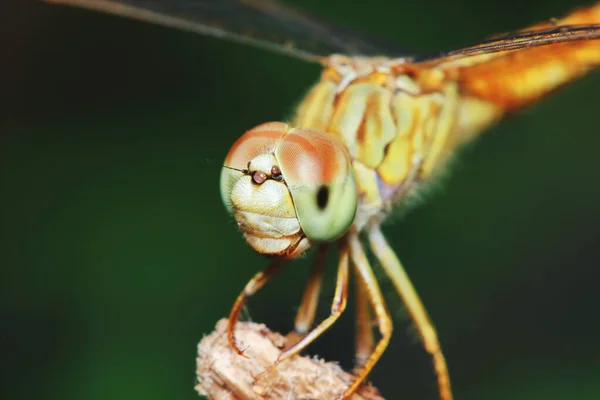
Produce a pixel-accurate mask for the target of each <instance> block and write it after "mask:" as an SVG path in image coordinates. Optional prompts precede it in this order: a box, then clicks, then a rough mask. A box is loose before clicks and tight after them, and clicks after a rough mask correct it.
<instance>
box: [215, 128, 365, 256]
mask: <svg viewBox="0 0 600 400" xmlns="http://www.w3.org/2000/svg"><path fill="white" fill-rule="evenodd" d="M221 197H222V199H223V202H224V203H225V207H226V208H227V210H228V211H229V212H230V213H231V214H232V215H233V217H234V218H235V219H236V221H237V224H238V226H239V227H240V229H241V231H242V233H243V234H244V237H245V238H246V241H247V242H248V243H249V244H250V246H252V247H253V248H254V249H255V250H256V251H258V252H259V253H262V254H269V255H283V256H286V257H296V256H299V255H300V254H302V253H303V252H304V251H306V250H307V249H308V248H309V247H310V245H311V243H312V242H323V241H332V240H335V239H337V238H339V237H340V236H341V235H343V234H344V233H345V232H346V230H347V229H348V227H349V226H350V224H351V223H352V221H353V220H354V215H355V213H356V198H357V196H356V185H355V182H354V176H353V173H352V165H351V162H350V156H349V154H348V152H347V150H346V148H345V146H344V145H343V144H342V143H341V142H340V141H338V140H337V138H336V137H335V136H333V135H329V134H327V133H324V132H321V131H318V130H314V129H293V128H291V127H290V126H288V125H287V124H284V123H281V122H270V123H265V124H262V125H259V126H257V127H255V128H253V129H251V130H249V131H248V132H246V133H245V134H244V135H243V136H241V137H240V138H239V139H238V140H237V142H236V143H235V144H234V145H233V146H232V148H231V150H230V151H229V154H227V157H226V158H225V162H224V165H223V169H222V171H221Z"/></svg>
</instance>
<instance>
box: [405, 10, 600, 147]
mask: <svg viewBox="0 0 600 400" xmlns="http://www.w3.org/2000/svg"><path fill="white" fill-rule="evenodd" d="M598 39H600V2H599V3H597V4H596V5H594V6H592V7H589V8H583V9H579V10H575V11H573V12H571V13H570V14H568V15H567V16H565V17H564V18H562V19H559V20H554V21H551V22H547V23H542V24H538V25H535V26H532V27H529V28H526V29H524V30H522V31H520V32H517V33H515V34H513V35H508V36H503V37H498V38H494V39H491V40H489V41H487V42H484V43H481V44H479V45H475V46H471V47H467V48H464V49H460V50H455V51H451V52H448V53H445V54H442V55H438V56H436V57H432V58H428V59H423V60H421V61H420V62H417V63H416V65H417V66H418V67H419V68H423V69H425V70H427V69H428V68H437V69H441V70H443V71H445V73H446V76H451V77H452V78H453V79H456V81H457V82H458V87H459V91H460V96H461V99H460V102H459V107H458V114H459V115H458V120H457V124H456V127H455V128H456V131H457V132H460V136H461V138H462V139H461V140H464V141H468V140H470V138H472V137H473V136H474V135H477V134H479V133H481V132H483V131H484V130H485V129H486V128H487V127H488V126H490V125H491V124H493V123H495V122H496V121H498V120H499V119H500V118H502V117H503V116H505V115H506V114H507V113H512V112H514V111H517V110H519V109H521V108H523V107H526V106H529V105H532V104H534V103H536V102H537V101H539V100H541V99H543V98H544V97H545V96H547V95H548V94H550V93H551V92H553V91H554V90H556V89H557V88H559V87H561V86H563V85H565V84H566V83H568V82H570V81H572V80H574V79H576V78H579V77H581V76H583V75H584V74H586V73H587V72H589V71H591V70H592V69H594V68H596V67H598V66H600V40H598Z"/></svg>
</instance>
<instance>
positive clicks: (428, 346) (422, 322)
mask: <svg viewBox="0 0 600 400" xmlns="http://www.w3.org/2000/svg"><path fill="white" fill-rule="evenodd" d="M368 236H369V242H370V244H371V248H372V249H373V252H374V253H375V256H376V257H377V259H378V260H379V262H380V263H381V265H382V267H383V269H384V270H385V271H386V273H387V275H388V276H389V277H390V279H391V280H392V283H393V284H394V286H395V287H396V290H397V291H398V293H399V294H400V297H402V301H403V302H404V304H406V308H407V309H408V312H409V313H410V316H411V318H412V320H413V321H414V323H415V325H416V327H417V329H418V331H419V334H420V335H421V340H422V341H423V345H424V347H425V350H427V352H428V353H429V354H431V356H432V357H433V365H434V368H435V373H436V375H437V380H438V387H439V391H440V398H441V399H442V400H452V390H451V388H450V376H449V375H448V367H447V365H446V360H445V359H444V354H443V353H442V349H441V347H440V342H439V340H438V337H437V333H436V331H435V328H434V327H433V324H432V323H431V320H430V319H429V316H428V315H427V310H425V307H424V306H423V303H422V302H421V299H420V298H419V295H418V294H417V292H416V290H415V288H414V287H413V285H412V283H411V282H410V279H409V278H408V275H407V274H406V272H405V271H404V268H403V267H402V264H401V263H400V260H399V259H398V257H396V253H394V250H393V249H392V248H391V247H390V245H389V244H388V243H387V241H386V240H385V237H384V236H383V233H382V232H381V229H380V228H379V226H378V225H373V226H371V227H369V230H368Z"/></svg>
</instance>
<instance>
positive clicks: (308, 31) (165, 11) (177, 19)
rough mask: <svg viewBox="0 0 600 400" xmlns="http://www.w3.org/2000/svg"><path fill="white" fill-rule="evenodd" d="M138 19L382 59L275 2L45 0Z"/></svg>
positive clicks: (317, 54)
mask: <svg viewBox="0 0 600 400" xmlns="http://www.w3.org/2000/svg"><path fill="white" fill-rule="evenodd" d="M43 1H46V2H48V3H58V4H66V5H71V6H75V7H80V8H86V9H90V10H95V11H100V12H104V13H108V14H113V15H118V16H122V17H126V18H132V19H137V20H142V21H146V22H150V23H154V24H158V25H164V26H168V27H172V28H176V29H181V30H186V31H192V32H196V33H200V34H203V35H208V36H213V37H216V38H221V39H226V40H230V41H234V42H238V43H242V44H247V45H251V46H255V47H260V48H263V49H267V50H269V51H274V52H278V53H283V54H287V55H291V56H293V57H296V58H300V59H302V60H305V61H310V62H323V59H324V57H327V56H329V55H331V54H334V53H344V54H348V55H383V54H386V53H388V52H390V51H391V52H392V54H395V55H401V54H402V53H401V52H399V49H398V48H396V46H394V45H391V44H390V43H387V42H384V40H382V39H375V38H367V37H366V36H365V35H362V34H358V33H357V32H353V31H352V30H349V29H346V28H342V27H338V26H333V25H331V24H329V23H325V22H322V21H320V20H318V19H317V18H316V17H314V16H308V15H307V14H305V13H300V12H298V11H295V10H293V9H291V8H289V7H287V6H283V5H281V4H278V3H276V2H275V1H273V0H165V1H160V0H43Z"/></svg>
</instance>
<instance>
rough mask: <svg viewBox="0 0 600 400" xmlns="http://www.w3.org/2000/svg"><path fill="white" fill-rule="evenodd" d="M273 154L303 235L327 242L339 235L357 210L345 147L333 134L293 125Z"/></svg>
mask: <svg viewBox="0 0 600 400" xmlns="http://www.w3.org/2000/svg"><path fill="white" fill-rule="evenodd" d="M275 156H276V157H277V160H278V161H279V163H280V168H281V172H282V174H283V177H284V179H285V181H286V182H287V185H288V188H289V190H290V194H291V195H292V199H293V200H294V206H295V208H296V216H297V218H298V221H299V222H300V226H301V227H302V230H303V231H304V233H305V234H306V236H307V237H308V238H309V239H310V240H313V241H317V242H326V241H331V240H335V239H337V238H339V237H340V236H342V235H343V234H344V233H345V232H346V230H347V229H348V227H349V226H350V225H351V224H352V222H353V221H354V216H355V214H356V202H357V194H356V185H355V182H354V175H353V173H352V164H351V163H350V157H349V155H348V152H347V150H346V148H345V147H344V146H343V145H342V144H341V143H340V142H339V141H338V140H337V138H336V137H334V136H333V135H330V134H327V133H325V132H321V131H317V130H312V129H293V130H291V131H290V132H289V133H288V134H287V135H286V136H285V137H284V138H283V139H282V141H281V143H280V144H279V145H278V146H277V149H276V151H275Z"/></svg>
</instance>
